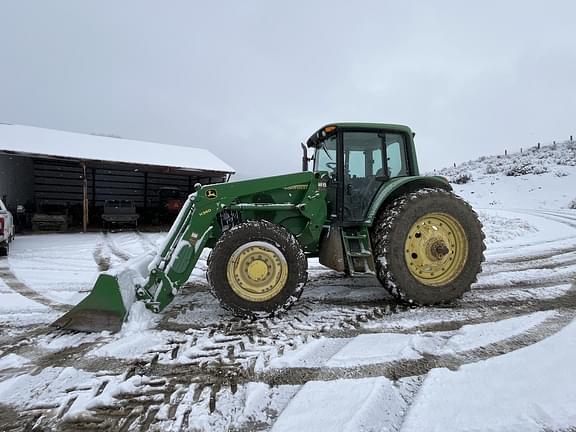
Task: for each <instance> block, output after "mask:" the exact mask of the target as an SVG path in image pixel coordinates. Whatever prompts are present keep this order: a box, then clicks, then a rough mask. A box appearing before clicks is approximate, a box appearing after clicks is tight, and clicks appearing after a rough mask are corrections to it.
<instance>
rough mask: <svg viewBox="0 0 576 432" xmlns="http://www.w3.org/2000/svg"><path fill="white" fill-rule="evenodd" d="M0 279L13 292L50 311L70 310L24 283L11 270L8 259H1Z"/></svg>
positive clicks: (67, 306)
mask: <svg viewBox="0 0 576 432" xmlns="http://www.w3.org/2000/svg"><path fill="white" fill-rule="evenodd" d="M0 279H2V281H3V282H4V283H5V284H6V285H7V286H8V287H9V288H10V289H11V290H13V291H15V292H17V293H18V294H20V295H21V296H23V297H26V298H27V299H29V300H32V301H35V302H36V303H40V304H41V305H44V306H48V307H49V308H50V309H54V310H57V311H66V310H68V309H69V308H70V306H69V305H66V304H63V303H60V302H57V301H55V300H52V299H50V298H48V297H45V296H44V295H42V294H41V293H39V292H38V291H35V290H33V289H32V288H30V287H29V286H28V285H26V284H25V283H24V282H22V281H21V280H20V279H18V277H16V275H15V274H14V272H12V270H11V269H10V264H9V262H8V260H7V259H6V258H0Z"/></svg>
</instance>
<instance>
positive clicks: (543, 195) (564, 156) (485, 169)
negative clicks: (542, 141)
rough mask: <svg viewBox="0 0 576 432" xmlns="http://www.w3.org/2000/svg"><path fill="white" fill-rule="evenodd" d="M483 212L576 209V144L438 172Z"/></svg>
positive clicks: (505, 156)
mask: <svg viewBox="0 0 576 432" xmlns="http://www.w3.org/2000/svg"><path fill="white" fill-rule="evenodd" d="M434 174H435V175H442V176H445V177H447V178H448V179H449V181H450V182H451V183H452V184H453V187H454V191H455V192H456V193H457V194H459V195H460V196H462V197H463V198H464V199H466V200H467V201H469V202H471V203H472V204H473V205H474V206H475V207H480V208H490V207H496V208H576V191H573V190H572V185H574V184H575V183H576V141H572V142H570V141H565V142H561V143H556V144H552V145H547V146H542V147H541V148H537V147H534V148H530V149H527V150H525V151H523V152H521V153H520V152H519V153H513V154H508V155H498V156H487V157H481V158H479V159H476V160H474V161H469V162H465V163H463V164H461V165H458V166H455V167H450V168H444V169H442V170H440V171H436V172H435V173H434Z"/></svg>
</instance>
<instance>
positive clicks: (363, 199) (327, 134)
mask: <svg viewBox="0 0 576 432" xmlns="http://www.w3.org/2000/svg"><path fill="white" fill-rule="evenodd" d="M412 138H413V134H412V131H411V130H410V129H409V128H408V127H406V126H400V125H389V124H373V123H339V124H332V125H328V126H324V127H323V128H321V129H320V130H318V131H317V132H316V133H315V134H314V135H312V137H310V139H308V142H307V145H308V147H311V148H314V155H313V156H312V158H311V159H312V160H313V163H314V166H313V169H314V171H315V172H319V171H326V172H328V177H329V181H328V185H327V186H328V194H327V195H328V200H327V205H328V214H329V215H330V217H331V219H332V222H337V223H338V225H340V226H354V225H359V224H363V223H364V222H365V221H366V217H367V213H368V210H369V209H370V206H371V204H372V202H373V201H374V197H375V196H376V194H377V192H378V190H379V189H380V188H381V186H382V185H383V184H384V183H386V182H387V181H389V180H390V179H392V178H395V177H405V176H416V175H418V166H417V163H416V156H415V150H414V144H413V140H412Z"/></svg>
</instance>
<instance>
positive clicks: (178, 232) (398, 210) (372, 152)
mask: <svg viewBox="0 0 576 432" xmlns="http://www.w3.org/2000/svg"><path fill="white" fill-rule="evenodd" d="M308 149H311V150H313V152H314V154H313V156H312V157H311V158H308V156H307V150H308ZM310 160H312V161H313V170H312V171H309V170H308V162H309V161H310ZM204 248H211V253H210V256H209V258H208V269H207V273H206V275H207V279H208V283H209V286H210V290H211V292H212V293H213V294H214V295H215V296H216V297H217V298H218V299H219V300H220V302H221V304H222V305H223V306H224V307H225V308H227V309H229V310H231V311H232V312H233V313H234V314H236V315H241V316H247V317H260V316H269V315H271V314H274V313H275V312H276V311H278V310H280V309H284V310H285V309H288V308H289V307H290V306H291V305H292V304H293V303H294V302H295V301H297V300H298V298H299V297H300V295H301V294H302V290H303V287H304V285H305V283H306V278H307V258H308V257H318V258H319V261H320V263H321V264H323V265H325V266H327V267H329V268H332V269H334V270H337V271H340V272H343V273H344V274H346V275H349V276H358V275H375V276H376V277H377V279H378V280H379V281H380V283H381V284H382V285H383V286H384V287H385V288H386V289H387V290H388V291H389V292H390V293H391V294H392V295H393V296H395V297H396V298H397V299H399V300H401V301H405V302H410V303H414V304H421V305H430V304H438V303H445V302H449V301H451V300H454V299H456V298H459V297H460V296H461V295H462V294H463V293H464V292H465V291H466V290H468V289H470V286H471V284H472V283H473V282H474V281H475V280H476V276H477V274H478V273H479V272H480V270H481V263H482V261H483V259H484V256H483V251H484V249H485V246H484V235H483V233H482V229H481V224H480V222H479V221H478V218H477V216H476V214H475V212H474V211H473V210H472V209H471V207H470V206H469V205H468V204H467V203H465V202H464V201H463V200H461V199H460V198H458V197H457V196H456V195H454V194H453V193H452V192H451V187H450V185H449V184H448V182H447V181H446V180H445V179H444V178H442V177H426V176H420V174H419V170H418V163H417V159H416V151H415V147H414V142H413V133H412V131H411V130H410V129H409V128H408V127H406V126H400V125H389V124H374V123H335V124H331V125H328V126H325V127H323V128H321V129H320V130H318V131H317V132H316V133H315V134H313V135H312V137H310V139H309V140H308V141H307V146H304V155H303V172H300V173H295V174H287V175H282V176H275V177H267V178H261V179H255V180H246V181H239V182H229V183H221V184H213V185H205V186H201V187H199V188H198V189H197V190H196V192H195V193H193V194H192V195H190V196H189V197H188V199H187V201H186V202H185V204H184V206H183V207H182V210H181V211H180V213H179V215H178V217H177V219H176V221H175V222H174V224H173V226H172V228H171V229H170V232H169V233H168V235H167V237H166V239H165V241H164V243H163V245H162V246H161V247H160V249H159V251H158V253H157V254H156V255H149V256H143V257H140V258H139V259H137V260H135V261H134V262H131V263H129V264H128V265H127V266H126V267H125V268H123V269H122V270H120V271H118V272H116V273H102V274H100V276H99V277H98V279H97V281H96V284H95V286H94V288H93V290H92V291H91V293H90V294H89V295H88V296H87V297H86V298H85V299H84V300H83V301H81V302H80V303H79V304H78V305H76V306H75V307H74V308H73V309H72V310H70V311H69V312H68V313H66V314H65V315H64V316H62V317H61V318H59V319H58V320H57V321H55V322H54V323H53V324H54V325H55V326H57V327H63V328H71V329H76V330H83V331H101V330H109V331H117V330H119V329H120V327H121V326H122V323H123V322H124V320H125V319H126V317H127V315H128V312H129V309H130V307H131V305H132V303H133V302H134V301H136V300H137V301H142V302H144V304H145V305H146V307H147V308H148V309H149V310H151V311H153V312H160V311H162V310H163V309H164V308H165V307H166V306H167V305H168V304H170V302H171V301H172V300H173V298H174V296H176V295H177V293H178V292H179V291H180V289H182V287H183V286H184V285H185V284H186V282H187V281H188V279H189V277H190V274H191V273H192V270H193V269H194V267H195V265H196V263H197V261H198V258H199V257H200V254H201V253H202V251H203V250H204Z"/></svg>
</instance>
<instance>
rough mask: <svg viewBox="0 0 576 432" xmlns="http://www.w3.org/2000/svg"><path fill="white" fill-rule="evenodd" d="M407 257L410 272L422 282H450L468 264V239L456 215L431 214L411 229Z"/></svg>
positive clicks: (440, 283) (428, 283) (425, 283)
mask: <svg viewBox="0 0 576 432" xmlns="http://www.w3.org/2000/svg"><path fill="white" fill-rule="evenodd" d="M404 258H405V260H406V265H407V266H408V269H409V270H410V273H411V274H412V276H414V277H415V278H416V279H417V280H418V281H419V282H420V283H422V284H424V285H428V286H442V285H446V284H447V283H449V282H452V281H453V280H454V279H456V277H458V275H459V274H460V273H462V270H463V269H464V267H465V266H466V260H467V259H468V238H467V237H466V233H465V232H464V229H463V228H462V225H461V224H460V222H458V221H457V220H456V219H455V218H454V217H452V216H450V215H448V214H446V213H429V214H427V215H425V216H423V217H421V218H420V219H418V220H417V221H416V222H415V223H414V225H412V227H411V228H410V231H409V232H408V236H407V237H406V243H405V245H404Z"/></svg>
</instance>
